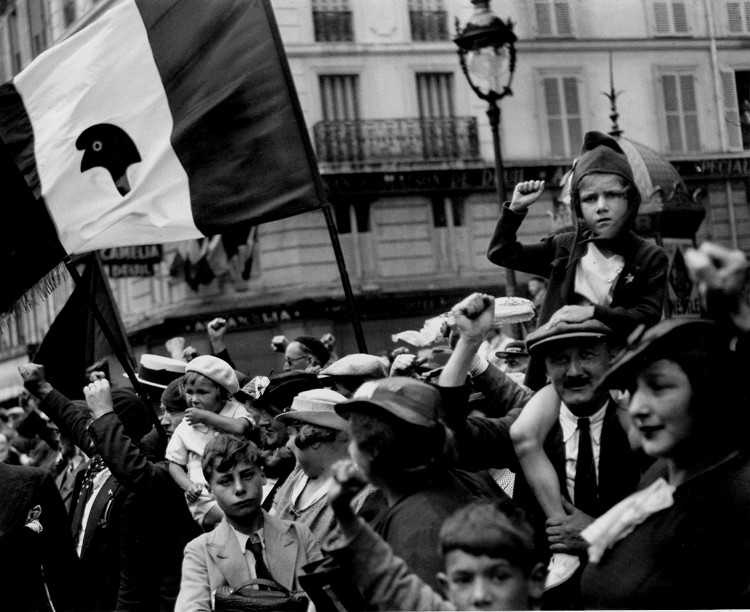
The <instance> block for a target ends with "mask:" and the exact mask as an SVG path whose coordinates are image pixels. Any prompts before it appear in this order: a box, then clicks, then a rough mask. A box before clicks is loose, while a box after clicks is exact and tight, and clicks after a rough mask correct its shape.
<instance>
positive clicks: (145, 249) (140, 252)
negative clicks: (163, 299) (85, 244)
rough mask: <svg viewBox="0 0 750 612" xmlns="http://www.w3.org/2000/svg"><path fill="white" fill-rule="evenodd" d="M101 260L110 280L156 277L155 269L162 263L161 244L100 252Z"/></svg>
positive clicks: (117, 248)
mask: <svg viewBox="0 0 750 612" xmlns="http://www.w3.org/2000/svg"><path fill="white" fill-rule="evenodd" d="M99 258H100V259H101V261H102V264H103V265H104V269H105V271H106V273H107V275H108V276H109V277H110V278H127V277H149V276H154V267H155V266H156V264H158V263H161V258H162V248H161V245H159V244H149V245H141V246H129V247H116V248H111V249H103V250H101V251H99Z"/></svg>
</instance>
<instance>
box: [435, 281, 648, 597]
mask: <svg viewBox="0 0 750 612" xmlns="http://www.w3.org/2000/svg"><path fill="white" fill-rule="evenodd" d="M452 312H453V314H454V316H455V317H456V326H457V328H458V331H460V334H461V336H460V339H459V340H458V343H457V344H456V348H455V350H454V353H453V355H452V357H451V360H450V361H449V363H448V365H446V368H445V370H444V371H443V374H442V375H441V377H440V385H441V387H458V386H461V385H462V384H463V382H464V381H465V379H466V375H467V373H468V372H469V371H471V370H472V365H473V361H474V360H475V354H476V349H477V348H478V347H479V344H480V343H481V341H482V338H483V337H484V334H485V333H486V331H487V329H488V328H489V327H490V326H491V325H492V318H493V313H494V298H492V297H491V296H488V295H483V294H479V293H475V294H473V295H471V296H469V297H468V298H466V299H465V300H464V301H463V302H461V303H460V304H458V305H456V306H455V307H454V308H453V311H452ZM526 348H527V350H528V352H529V353H530V354H531V356H532V358H536V359H539V360H540V361H543V362H544V364H545V368H546V372H547V377H548V378H549V380H550V382H551V384H552V386H553V387H554V389H555V391H556V392H557V394H558V396H559V397H560V399H561V401H562V405H561V407H560V415H559V417H558V419H557V421H556V422H555V423H554V425H553V427H552V429H551V431H550V433H549V434H548V435H547V437H546V439H545V443H544V450H545V452H546V454H547V456H548V457H549V459H550V461H551V463H552V466H553V467H554V471H555V474H556V476H557V479H558V481H559V483H560V489H561V492H562V495H563V498H564V500H565V501H564V505H565V510H566V515H565V516H558V517H554V518H550V519H549V520H547V521H546V523H544V526H545V528H546V534H547V540H548V544H549V548H550V550H551V551H552V552H563V553H568V554H571V555H577V556H580V557H582V558H585V554H586V549H587V546H588V545H587V543H586V542H585V540H583V539H582V538H581V536H580V533H581V531H582V530H583V529H585V528H586V527H587V526H588V525H589V524H590V523H591V522H593V520H594V518H596V517H598V516H599V515H601V514H603V513H604V512H605V511H606V510H608V509H609V508H611V507H612V506H613V505H614V504H616V503H617V502H619V501H620V500H622V499H624V498H625V497H626V496H627V495H629V494H630V493H632V492H633V490H634V489H635V487H636V486H637V484H638V480H639V478H640V468H641V465H640V463H639V460H638V458H637V456H636V454H635V452H634V451H633V450H632V449H631V446H630V443H629V441H628V436H627V434H626V429H625V428H624V426H623V423H625V422H626V421H625V420H624V419H625V417H626V415H625V411H624V410H620V409H619V407H618V404H617V403H616V402H615V401H614V400H613V399H612V398H611V397H610V396H609V394H608V393H607V391H603V390H601V389H599V388H598V387H597V383H598V381H599V380H600V379H601V377H602V375H603V374H604V372H606V371H607V369H608V367H609V364H610V362H611V360H612V359H613V358H614V356H615V353H616V346H615V344H614V342H613V337H612V331H611V329H610V328H609V327H607V326H606V325H604V324H603V323H602V322H600V321H597V320H596V319H589V320H587V321H583V322H581V323H557V324H556V325H551V326H550V325H546V326H544V327H542V328H539V329H538V330H536V331H535V332H533V333H532V334H530V335H529V336H528V337H527V339H526ZM514 416H515V415H513V416H512V417H504V418H501V419H489V418H483V417H470V418H468V419H466V420H465V421H464V422H463V423H461V422H452V423H451V425H452V427H453V429H454V431H455V434H456V436H455V437H456V444H457V450H458V455H459V464H460V466H461V467H463V468H464V469H472V470H481V469H489V468H493V467H494V468H511V469H513V470H514V471H520V470H519V468H518V466H515V465H514V460H515V458H514V457H512V456H511V455H512V453H509V449H510V448H512V443H511V442H510V433H509V429H510V424H511V423H512V422H513V420H514ZM621 418H622V419H623V420H622V422H621V420H620V419H621ZM451 420H452V419H451ZM509 463H510V464H509ZM520 476H521V474H520V473H519V478H517V480H516V484H515V491H514V495H513V499H514V501H516V502H517V503H518V504H519V505H521V506H522V507H523V508H524V509H526V510H527V512H528V513H529V514H530V515H531V518H532V519H533V520H534V522H535V523H538V524H540V525H541V524H542V523H543V521H544V514H543V512H542V511H541V508H540V507H539V504H538V503H537V501H536V499H535V498H534V495H533V493H532V492H531V490H530V488H529V486H528V483H526V482H525V480H524V479H523V478H520ZM542 532H544V531H542ZM577 575H579V573H577ZM570 582H571V584H569V585H566V589H565V590H566V591H567V592H566V593H565V594H563V593H562V592H560V593H559V594H560V596H562V599H560V600H558V599H555V600H554V603H552V601H549V602H545V607H552V608H569V607H575V605H577V602H576V601H575V598H576V595H577V588H576V585H577V580H576V576H574V578H573V579H571V581H570ZM548 584H549V582H548ZM550 595H552V593H550Z"/></svg>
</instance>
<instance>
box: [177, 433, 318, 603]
mask: <svg viewBox="0 0 750 612" xmlns="http://www.w3.org/2000/svg"><path fill="white" fill-rule="evenodd" d="M259 456H260V454H259V451H258V449H257V447H256V446H255V445H254V444H253V443H252V442H250V441H249V440H244V439H240V438H236V437H234V436H230V435H226V434H220V435H218V436H216V437H215V438H214V439H213V440H211V441H210V442H209V443H208V444H207V445H206V448H205V451H204V453H203V458H202V466H203V473H204V475H205V477H206V481H207V482H208V486H209V488H210V490H211V493H212V494H213V495H214V497H215V498H216V501H217V503H218V505H219V508H221V510H222V511H223V512H224V518H223V519H222V521H221V522H220V523H219V524H218V525H217V526H216V528H215V529H214V530H213V531H212V532H209V533H204V534H203V535H201V536H198V537H197V538H195V539H194V540H193V541H192V542H190V543H189V544H188V545H187V546H186V547H185V558H184V560H183V563H182V582H181V584H180V594H179V595H178V597H177V604H176V605H175V610H180V612H208V611H210V610H212V609H213V606H212V595H213V593H214V592H215V591H216V589H217V588H218V587H220V586H223V585H228V586H229V587H231V588H232V589H239V588H241V587H243V586H246V585H247V584H248V583H249V582H250V581H251V580H252V579H255V578H265V579H267V580H273V581H276V582H277V583H279V584H280V585H282V586H283V587H285V588H287V589H288V590H290V591H299V590H300V587H299V582H298V580H297V576H298V574H299V572H300V569H301V568H302V566H303V565H305V564H307V563H309V562H310V561H315V560H317V559H319V558H320V557H321V554H320V550H319V549H318V545H317V543H316V542H315V539H314V538H313V535H312V533H310V530H309V529H308V528H307V527H305V526H304V525H302V524H300V523H296V522H291V521H283V520H280V519H277V518H275V517H273V516H270V515H269V514H267V513H266V512H265V511H264V510H261V507H260V504H261V501H262V491H263V484H264V482H265V477H264V476H263V471H262V469H261V467H260V466H259V465H258V457H259Z"/></svg>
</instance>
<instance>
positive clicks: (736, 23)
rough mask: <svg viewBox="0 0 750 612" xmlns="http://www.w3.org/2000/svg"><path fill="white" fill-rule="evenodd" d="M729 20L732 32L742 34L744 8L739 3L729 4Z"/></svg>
mask: <svg viewBox="0 0 750 612" xmlns="http://www.w3.org/2000/svg"><path fill="white" fill-rule="evenodd" d="M727 20H728V22H729V31H730V32H732V33H741V32H742V31H743V23H742V6H741V5H740V3H739V2H727Z"/></svg>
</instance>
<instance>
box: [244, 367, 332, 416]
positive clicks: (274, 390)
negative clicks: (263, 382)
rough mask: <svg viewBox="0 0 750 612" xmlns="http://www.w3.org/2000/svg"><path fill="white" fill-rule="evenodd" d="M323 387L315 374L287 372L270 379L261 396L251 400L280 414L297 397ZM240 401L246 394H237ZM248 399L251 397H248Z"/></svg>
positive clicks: (257, 406)
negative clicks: (304, 392)
mask: <svg viewBox="0 0 750 612" xmlns="http://www.w3.org/2000/svg"><path fill="white" fill-rule="evenodd" d="M322 386H323V385H322V384H321V382H320V380H318V375H317V374H315V373H314V372H303V371H300V370H287V371H286V372H279V373H278V374H272V375H271V376H269V377H268V385H267V386H266V388H265V389H263V391H262V393H261V394H260V396H259V397H258V398H257V399H256V398H251V399H252V400H253V406H254V407H256V408H261V409H263V410H268V411H269V412H271V413H275V414H279V413H280V412H283V411H284V410H285V409H287V408H289V407H290V406H291V405H292V401H293V400H294V398H295V396H297V395H299V394H300V393H302V392H303V391H309V390H310V389H320V388H321V387H322ZM235 397H237V398H238V399H240V401H246V400H244V399H242V398H243V397H245V393H244V392H243V393H238V394H235ZM248 397H250V396H249V395H248Z"/></svg>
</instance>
